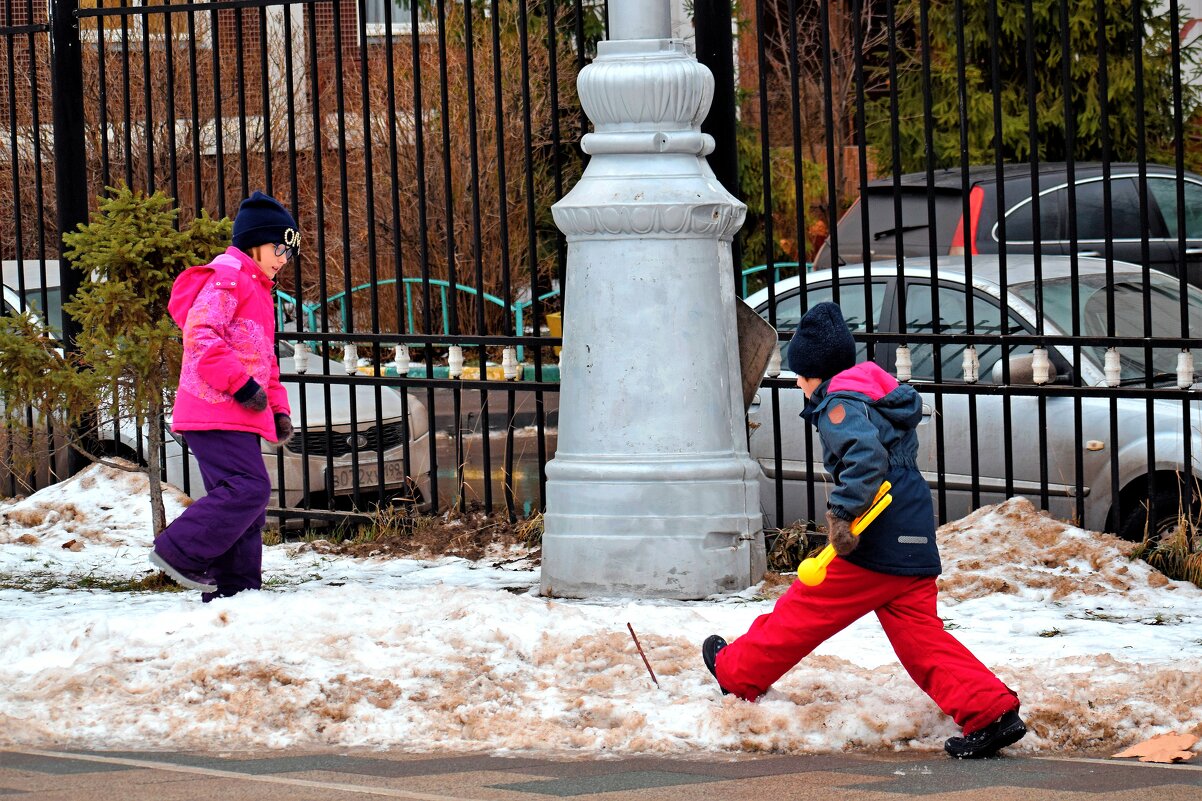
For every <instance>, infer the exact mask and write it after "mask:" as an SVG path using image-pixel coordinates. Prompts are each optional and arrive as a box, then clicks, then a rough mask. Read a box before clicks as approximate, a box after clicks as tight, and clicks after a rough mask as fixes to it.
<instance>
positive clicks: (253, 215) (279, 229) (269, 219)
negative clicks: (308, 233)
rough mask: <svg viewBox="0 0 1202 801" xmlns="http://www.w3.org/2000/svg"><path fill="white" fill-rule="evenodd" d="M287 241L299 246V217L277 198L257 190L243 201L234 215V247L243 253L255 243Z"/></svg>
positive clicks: (291, 245) (274, 243)
mask: <svg viewBox="0 0 1202 801" xmlns="http://www.w3.org/2000/svg"><path fill="white" fill-rule="evenodd" d="M268 244H271V245H287V246H288V247H290V248H296V249H297V250H299V249H300V231H298V230H297V226H296V220H295V219H293V217H292V215H291V214H290V213H289V212H288V209H286V208H284V207H283V206H282V205H281V204H280V202H279V201H278V200H276V199H275V198H273V197H271V196H270V195H265V194H263V193H262V192H255V193H254V194H253V195H251V196H250V197H248V198H247V199H246V200H244V201H242V205H241V206H239V207H238V216H237V217H235V218H234V247H236V248H238V250H241V251H242V252H243V253H246V252H248V251H249V250H250V249H251V248H253V247H254V246H255V245H268Z"/></svg>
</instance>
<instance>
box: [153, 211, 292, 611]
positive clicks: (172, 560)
mask: <svg viewBox="0 0 1202 801" xmlns="http://www.w3.org/2000/svg"><path fill="white" fill-rule="evenodd" d="M299 248H300V233H299V231H298V230H297V226H296V220H295V219H293V217H292V215H291V214H290V213H289V212H288V210H287V209H285V208H284V207H283V206H282V205H281V204H280V203H279V202H278V201H276V200H275V199H274V198H272V197H269V196H267V195H265V194H263V193H262V192H255V193H254V194H253V195H251V196H250V197H248V198H247V199H246V200H244V201H242V205H241V206H240V207H239V209H238V215H237V217H235V218H234V237H233V245H232V247H230V248H229V249H228V250H226V252H225V253H223V254H221V255H220V256H218V257H217V258H215V259H213V261H212V262H211V263H209V264H206V265H202V266H200V267H192V268H190V269H188V270H185V271H184V272H183V273H181V274H180V276H179V278H177V279H176V280H175V285H174V286H173V287H172V290H171V301H170V303H169V304H168V311H169V312H170V313H171V317H172V319H174V320H175V322H176V323H177V324H178V325H179V327H180V328H181V329H183V332H184V359H183V365H182V368H181V370H180V379H179V390H178V392H177V393H176V399H175V409H174V412H173V414H172V421H171V430H172V431H173V432H175V433H177V434H179V435H180V436H181V437H183V439H184V441H185V442H187V444H188V448H189V450H190V451H191V452H192V454H193V455H194V456H195V457H196V461H197V463H198V465H199V466H200V472H201V476H202V477H203V478H204V485H205V491H206V492H207V493H208V494H207V495H205V497H203V498H201V499H200V500H198V501H197V502H196V503H194V504H192V505H191V506H189V507H188V508H187V509H186V510H184V513H183V514H182V515H180V516H179V517H178V518H176V520H175V521H174V522H173V523H172V524H171V525H169V526H168V527H167V529H166V530H165V531H163V533H162V534H160V535H159V537H158V539H156V540H155V543H154V550H153V551H152V552H151V555H150V561H151V563H152V564H154V565H155V566H156V567H158V568H160V569H161V570H163V571H164V572H166V573H167V574H168V575H169V576H171V577H172V578H173V579H175V580H176V581H177V582H179V583H180V584H182V585H183V586H185V587H188V588H190V589H197V590H201V591H202V592H203V593H204V594H203V595H202V596H201V597H202V599H203V600H205V601H206V602H207V601H211V600H212V599H213V598H216V597H219V596H229V595H233V594H235V593H237V592H240V591H242V590H248V589H254V590H257V589H259V587H260V586H262V557H263V525H264V524H265V523H266V522H267V516H266V510H267V504H268V501H269V499H270V497H271V480H270V478H269V477H268V475H267V467H266V465H264V463H263V457H262V455H261V453H260V448H259V438H260V437H264V438H266V439H268V440H270V441H272V442H276V443H280V444H283V443H284V442H286V441H287V440H288V439H289V438H290V437H291V436H292V420H291V417H290V414H291V410H290V409H289V407H288V394H287V392H286V391H285V390H284V388H283V386H281V385H280V367H279V362H278V361H277V360H276V354H275V306H274V303H273V300H272V292H271V290H272V287H273V286H274V282H275V276H276V273H278V272H279V271H280V269H281V268H282V267H283V266H284V265H285V264H287V263H288V261H289V259H291V258H293V257H295V256H296V254H297V252H298V250H299Z"/></svg>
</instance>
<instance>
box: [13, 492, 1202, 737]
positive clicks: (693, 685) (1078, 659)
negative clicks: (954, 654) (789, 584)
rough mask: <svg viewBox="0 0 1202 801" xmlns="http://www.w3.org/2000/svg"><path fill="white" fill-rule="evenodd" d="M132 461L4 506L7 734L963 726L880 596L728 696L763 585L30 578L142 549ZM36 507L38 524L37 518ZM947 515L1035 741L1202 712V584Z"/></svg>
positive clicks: (352, 569)
mask: <svg viewBox="0 0 1202 801" xmlns="http://www.w3.org/2000/svg"><path fill="white" fill-rule="evenodd" d="M118 478H121V477H116V476H113V475H111V474H103V475H97V476H96V485H97V486H96V487H95V491H96V492H97V493H98V495H97V500H94V501H87V502H86V503H85V502H84V501H83V500H81V498H85V497H87V496H85V495H83V488H78V489H71V490H67V491H66V492H61V491H60V493H59V494H58V495H52V496H46V495H43V494H42V493H39V494H38V495H37V496H33V497H32V498H30V499H27V500H26V501H23V502H21V503H19V504H8V505H2V506H0V515H3V517H2V518H0V543H3V544H0V587H9V588H10V589H0V652H2V653H4V654H5V659H4V660H3V662H2V663H0V688H2V689H0V746H5V745H27V746H28V745H57V746H76V747H85V746H86V747H92V748H98V747H102V748H119V747H135V748H136V747H143V748H145V747H151V748H159V747H165V748H194V749H203V750H212V749H214V748H238V747H261V746H278V747H283V746H292V745H302V746H304V745H310V746H316V745H330V746H339V747H345V746H362V745H367V746H372V745H378V746H389V747H393V748H403V749H409V750H413V751H423V750H429V749H432V748H439V749H443V750H446V749H463V750H480V749H490V750H520V751H526V750H539V751H546V750H550V749H555V750H562V749H568V750H580V749H583V750H588V751H602V750H603V751H613V752H625V753H632V752H696V751H699V750H712V751H734V750H743V751H773V752H803V751H804V752H822V751H838V750H849V749H857V750H858V749H881V748H885V749H890V748H919V749H928V750H934V749H938V748H940V747H941V746H942V741H943V739H944V738H946V737H948V736H950V735H952V734H955V733H956V729H955V726H954V724H953V723H952V722H951V721H950V720H949V719H948V718H947V717H946V716H944V715H943V714H942V713H941V712H940V711H939V710H938V709H937V708H936V707H935V705H934V704H933V703H932V702H931V701H930V700H929V699H927V698H926V696H924V695H923V694H922V693H921V691H920V690H918V689H917V688H916V687H915V686H914V684H913V683H912V682H911V681H910V679H909V678H908V677H907V676H906V674H905V671H904V670H902V668H901V667H900V666H899V665H898V664H897V661H896V659H895V657H894V656H893V653H892V650H891V649H890V647H889V644H888V641H887V640H886V639H885V637H884V635H883V633H882V632H881V629H880V627H879V625H878V624H877V623H876V621H875V618H873V617H872V616H869V617H867V618H865V619H862V620H860V621H858V622H857V623H856V624H854V625H853V626H851V627H849V628H848V629H847V630H845V631H843V632H841V633H840V634H838V635H836V636H835V637H833V638H832V639H831V640H829V641H828V642H826V643H825V644H823V646H822V647H820V648H819V649H818V651H816V652H815V653H814V654H812V655H811V656H810V657H808V658H807V659H806V660H804V661H803V662H802V663H801V665H799V666H798V667H797V668H795V669H794V670H793V671H791V672H790V673H788V674H787V675H786V676H785V677H784V678H783V679H782V680H781V681H780V682H779V683H778V684H777V686H776V687H774V688H773V690H771V691H770V692H769V693H768V695H767V696H765V698H763V699H762V700H761V701H759V702H758V703H756V704H748V703H745V702H743V701H740V700H738V699H735V698H733V697H723V696H721V694H720V693H719V692H718V689H717V687H716V685H715V683H714V681H713V679H712V677H711V676H710V675H709V674H708V672H707V671H706V670H705V668H704V666H703V665H702V663H701V659H700V656H699V645H700V642H701V641H702V639H704V637H705V636H706V635H708V634H711V633H715V632H716V633H720V634H722V635H724V636H726V637H727V639H732V638H734V637H736V636H738V635H739V634H742V633H743V632H744V631H746V630H747V627H748V626H749V625H750V623H751V621H752V620H753V619H754V618H755V616H756V615H759V614H762V613H764V612H766V611H768V610H769V609H771V607H772V603H773V601H772V600H771V599H767V598H765V597H763V596H762V595H760V594H758V593H759V591H760V590H759V588H752V589H749V590H747V591H745V592H742V593H737V594H731V595H726V596H722V597H716V598H713V599H709V600H707V601H703V602H692V603H679V602H667V601H630V600H625V599H612V600H593V601H588V602H577V601H562V600H550V599H545V598H541V597H539V596H537V595H535V594H533V592H534V591H535V588H536V587H537V583H538V570H537V568H536V567H535V566H534V565H533V564H532V563H531V562H530V561H518V562H513V561H512V559H511V558H510V559H505V560H501V559H492V560H489V559H484V560H479V561H475V562H471V561H467V560H464V559H457V558H443V559H437V560H431V561H419V560H412V559H389V560H381V559H357V558H351V557H347V556H342V555H335V554H329V553H321V552H320V551H319V550H318V549H312V548H307V549H306V548H301V547H299V546H295V545H282V546H275V547H272V548H268V549H267V551H266V554H265V559H264V565H265V579H266V583H267V587H268V589H267V590H266V591H264V592H260V593H248V594H243V595H240V596H238V597H235V598H232V599H223V600H219V601H216V602H214V603H212V604H201V603H200V602H199V597H198V595H197V594H196V593H147V592H140V593H128V592H109V591H104V590H80V589H68V588H63V587H58V588H50V589H40V590H37V589H35V590H30V589H28V588H25V587H23V586H22V585H21V580H22V579H23V578H24V577H28V576H30V575H32V574H33V573H35V572H37V573H39V574H40V575H41V574H44V573H45V572H46V570H47V569H46V568H44V567H43V565H44V564H47V563H49V564H51V565H52V566H53V569H54V570H58V571H61V572H63V573H71V572H72V571H76V570H92V571H97V572H102V573H104V574H106V575H111V576H113V577H118V576H122V575H123V576H124V577H125V578H130V577H136V576H138V575H141V574H142V572H143V571H144V570H147V569H148V566H147V565H146V563H145V555H146V547H147V545H148V543H149V534H148V528H149V526H148V523H146V522H145V520H144V519H142V518H141V517H138V515H140V514H141V512H140V511H139V510H140V509H141V508H142V507H144V506H147V505H146V504H145V498H144V496H139V495H137V494H136V492H133V491H131V489H130V488H128V487H125V486H120V487H119V486H118V484H117V482H118ZM108 482H112V483H111V484H109V483H108ZM51 498H55V499H57V500H54V501H51V500H50V499H51ZM106 498H107V500H105V499H106ZM34 502H36V503H38V504H41V505H42V506H40V507H39V508H43V509H46V510H47V511H46V514H45V516H44V517H43V520H42V521H41V522H40V523H38V524H37V526H35V527H34V528H30V526H29V525H28V524H27V523H21V522H17V520H16V518H14V517H13V516H12V511H13V510H14V508H16V507H20V508H21V509H29V508H33V507H32V506H30V504H31V503H34ZM56 504H57V506H56ZM68 504H71V505H73V506H74V507H75V508H76V509H77V510H82V511H83V512H84V516H85V517H88V518H89V520H91V525H92V526H94V527H96V528H97V529H102V530H104V531H106V532H109V533H107V534H106V535H105V536H106V537H107V538H109V539H103V538H102V539H89V540H88V541H87V545H86V547H85V549H84V551H82V552H79V553H73V552H70V551H64V550H62V548H61V547H60V546H61V542H60V540H66V539H70V538H71V537H74V536H76V535H78V534H79V530H78V529H74V530H73V529H70V528H69V525H68V524H69V523H71V522H72V521H69V520H67V517H68V515H67V514H66V513H65V512H64V509H65V508H66V506H67V505H68ZM81 504H82V505H81ZM102 505H107V506H110V507H111V508H110V509H108V510H104V509H101V508H100V507H101V506H102ZM147 508H148V507H147ZM97 510H99V511H104V512H106V513H107V514H108V515H109V517H107V518H103V519H104V520H105V522H104V523H103V525H102V524H101V523H100V522H99V521H100V520H101V518H100V517H96V518H92V517H91V515H92V514H95V512H96V511H97ZM177 511H178V510H177ZM18 512H19V510H18ZM51 514H58V515H59V517H58V518H56V520H57V522H55V521H48V518H49V516H50V515H51ZM18 517H20V514H18ZM39 526H40V527H39ZM139 527H141V528H139ZM34 531H36V533H35V536H36V537H37V542H34V543H30V542H21V541H20V538H21V536H23V534H24V533H29V532H34ZM119 531H124V532H126V533H124V534H117V533H112V532H119ZM940 536H941V543H942V546H943V555H944V563H945V571H946V573H945V577H944V578H943V579H942V581H943V583H944V585H945V587H946V592H945V593H944V595H943V599H942V603H943V607H942V610H941V611H942V612H943V614H944V617H945V619H946V620H947V621H948V627H949V628H950V629H952V630H953V632H954V634H955V635H956V636H957V637H958V638H960V639H961V640H962V641H963V642H964V643H965V644H966V645H967V646H968V647H969V648H970V649H972V650H973V652H974V653H976V654H977V655H978V656H979V657H980V658H981V659H982V661H984V662H985V663H986V664H988V665H990V666H992V667H993V668H994V669H995V670H996V671H997V672H998V673H999V675H1000V676H1001V677H1002V679H1003V680H1004V681H1006V682H1007V683H1008V684H1009V685H1010V686H1011V687H1014V688H1015V689H1016V690H1017V691H1018V692H1019V695H1020V696H1021V698H1022V699H1023V704H1024V706H1023V714H1024V717H1025V718H1026V719H1027V720H1028V722H1029V724H1030V725H1031V727H1032V734H1031V735H1029V736H1028V737H1027V738H1026V739H1025V740H1023V741H1022V743H1020V744H1019V746H1018V748H1019V749H1025V750H1028V751H1030V750H1057V751H1059V750H1063V749H1085V750H1089V749H1098V751H1099V752H1101V750H1102V749H1113V748H1114V746H1117V745H1122V744H1125V743H1130V742H1134V741H1136V740H1139V739H1144V738H1146V737H1149V736H1152V735H1155V734H1160V733H1163V732H1166V731H1170V730H1174V729H1175V730H1177V731H1186V730H1189V729H1191V728H1192V727H1193V726H1194V725H1196V721H1198V720H1199V719H1200V718H1202V677H1200V676H1199V675H1198V674H1197V671H1196V670H1195V665H1194V662H1195V661H1196V660H1194V659H1193V658H1192V656H1189V654H1192V653H1196V649H1197V646H1198V644H1199V643H1200V642H1202V620H1200V619H1199V617H1198V614H1197V612H1196V611H1195V610H1196V609H1198V608H1199V601H1200V600H1202V591H1199V590H1198V589H1197V588H1194V587H1192V586H1190V585H1184V584H1180V583H1176V582H1169V581H1167V580H1165V579H1163V577H1161V576H1159V574H1156V573H1154V572H1153V571H1151V570H1150V569H1149V568H1147V567H1146V566H1144V565H1142V564H1140V563H1132V562H1130V561H1128V560H1127V559H1126V558H1125V557H1124V556H1123V555H1122V553H1121V549H1120V548H1119V546H1118V544H1117V542H1116V541H1114V540H1113V539H1112V538H1106V537H1103V536H1101V535H1097V534H1092V533H1088V532H1083V531H1080V530H1079V529H1075V528H1073V527H1071V526H1065V525H1064V524H1061V523H1057V522H1055V521H1051V520H1048V519H1047V518H1045V517H1043V516H1042V515H1040V514H1039V513H1037V512H1036V511H1035V510H1034V509H1033V508H1032V507H1031V506H1030V504H1028V503H1027V502H1025V501H1022V500H1013V501H1010V502H1007V503H1005V504H1001V505H999V506H997V507H993V508H989V509H984V510H980V511H979V512H977V513H975V514H974V515H972V516H970V517H968V518H965V520H963V521H959V522H957V523H954V524H950V525H949V526H946V527H944V529H943V530H941V534H940ZM88 554H91V555H92V557H91V560H90V561H89V562H86V563H85V562H78V563H76V562H75V561H74V560H79V559H80V558H81V557H83V556H85V555H88ZM122 571H125V572H124V573H122ZM628 621H629V622H631V623H633V625H634V627H635V629H636V631H637V632H638V634H639V639H640V640H641V642H642V643H643V647H644V649H645V650H646V652H647V656H648V658H649V659H650V661H651V664H652V666H653V667H654V668H655V671H656V674H657V676H658V677H659V680H660V684H661V687H660V688H659V689H657V688H656V687H654V686H653V685H652V684H651V681H650V678H649V677H648V675H647V672H646V670H645V668H644V667H643V664H642V661H641V660H640V658H639V656H638V653H637V651H636V650H635V648H634V645H633V643H632V642H631V640H630V637H629V634H628V633H627V631H626V623H627V622H628ZM1111 752H1112V751H1111Z"/></svg>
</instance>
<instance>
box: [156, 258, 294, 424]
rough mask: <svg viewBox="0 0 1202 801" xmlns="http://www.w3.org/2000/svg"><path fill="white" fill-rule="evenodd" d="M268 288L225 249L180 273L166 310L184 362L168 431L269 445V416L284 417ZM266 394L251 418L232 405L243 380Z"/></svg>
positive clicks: (250, 263)
mask: <svg viewBox="0 0 1202 801" xmlns="http://www.w3.org/2000/svg"><path fill="white" fill-rule="evenodd" d="M271 287H272V281H271V279H270V278H268V277H267V276H266V275H264V274H263V272H262V271H261V270H260V269H259V266H258V265H257V264H255V262H254V260H253V259H252V258H251V257H250V256H248V255H246V254H245V253H243V252H242V251H241V250H238V249H237V248H235V247H231V248H229V249H228V250H226V252H225V253H223V254H221V255H220V256H218V257H217V258H215V259H213V261H212V262H211V263H210V264H205V265H202V266H200V267H191V268H189V269H187V270H184V271H183V272H182V273H180V275H179V277H178V278H176V279H175V284H174V285H173V286H172V288H171V300H170V302H169V303H168V304H167V310H168V311H169V312H170V313H171V317H172V319H173V320H175V322H176V324H177V325H179V327H180V328H182V329H183V331H184V361H183V367H182V369H181V370H180V377H179V391H178V392H177V393H176V397H175V410H174V412H173V414H172V419H171V430H172V431H206V430H214V429H216V430H221V431H249V432H251V433H254V434H259V435H261V436H263V437H265V438H266V439H268V440H269V441H272V442H274V441H275V440H276V433H275V414H276V413H280V412H282V413H284V414H290V413H291V410H290V409H289V407H288V393H287V391H286V390H285V389H284V387H283V386H281V384H280V365H279V362H278V361H276V355H275V313H274V304H273V302H272V296H271ZM250 378H253V379H254V380H255V382H256V383H257V384H258V385H259V386H260V387H262V388H263V389H264V391H265V392H266V393H267V408H266V409H264V410H263V411H261V412H252V411H251V410H250V409H247V408H246V407H245V406H242V405H241V404H240V403H238V402H237V401H235V400H234V393H235V392H237V391H238V390H239V389H241V388H242V387H243V386H244V385H245V384H246V381H247V379H250Z"/></svg>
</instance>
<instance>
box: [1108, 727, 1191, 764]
mask: <svg viewBox="0 0 1202 801" xmlns="http://www.w3.org/2000/svg"><path fill="white" fill-rule="evenodd" d="M1196 742H1198V738H1197V737H1196V736H1194V735H1192V734H1162V735H1160V736H1159V737H1153V738H1152V739H1151V740H1144V741H1143V742H1142V743H1137V744H1136V745H1133V746H1131V747H1130V748H1128V749H1127V750H1126V751H1120V752H1119V753H1117V754H1115V755H1114V757H1113V758H1115V759H1118V758H1120V757H1139V761H1140V762H1184V761H1185V760H1187V759H1192V758H1193V756H1194V752H1193V751H1191V750H1190V749H1191V748H1193V747H1194V743H1196Z"/></svg>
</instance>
